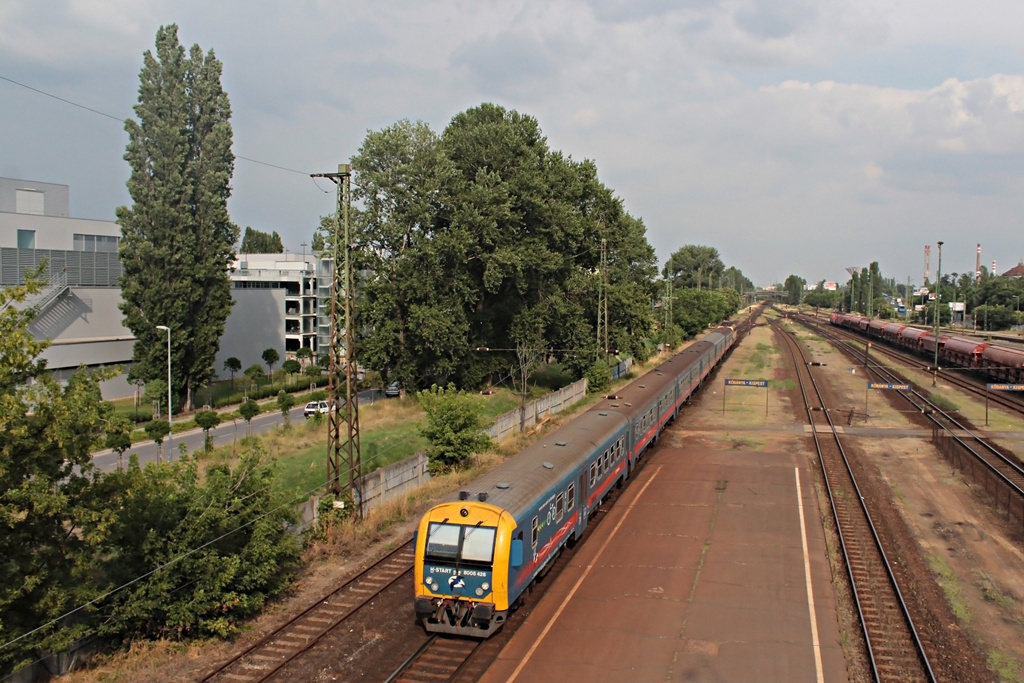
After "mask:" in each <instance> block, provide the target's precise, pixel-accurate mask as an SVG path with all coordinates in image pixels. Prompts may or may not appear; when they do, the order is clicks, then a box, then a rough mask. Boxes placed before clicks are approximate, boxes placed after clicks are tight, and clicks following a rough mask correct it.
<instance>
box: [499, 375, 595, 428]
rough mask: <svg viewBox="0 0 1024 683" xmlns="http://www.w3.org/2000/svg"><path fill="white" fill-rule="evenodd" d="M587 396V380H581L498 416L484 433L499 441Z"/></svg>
mask: <svg viewBox="0 0 1024 683" xmlns="http://www.w3.org/2000/svg"><path fill="white" fill-rule="evenodd" d="M586 395H587V380H586V379H581V380H579V381H577V382H573V383H572V384H570V385H569V386H567V387H562V388H561V389H559V390H558V391H553V392H551V393H550V394H548V395H547V396H544V397H542V398H538V399H537V400H536V401H530V402H529V403H527V404H526V405H524V406H522V407H520V408H516V409H515V410H510V411H509V412H507V413H505V414H504V415H499V416H498V417H497V418H496V419H495V420H494V424H493V425H492V426H490V427H488V428H487V429H485V430H484V431H485V432H486V433H487V434H488V435H489V436H490V437H491V438H492V439H495V440H497V441H501V440H502V439H504V438H505V437H506V436H508V435H509V433H511V432H519V431H523V430H524V429H529V428H530V427H532V426H533V425H535V424H537V423H538V422H540V421H541V420H542V419H543V418H545V417H547V416H548V415H554V414H555V413H557V412H559V411H560V410H562V409H563V408H567V407H568V406H571V405H572V404H573V403H576V402H578V401H580V400H581V399H582V398H583V397H584V396H586Z"/></svg>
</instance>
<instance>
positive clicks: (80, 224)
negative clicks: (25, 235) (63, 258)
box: [0, 212, 121, 251]
mask: <svg viewBox="0 0 1024 683" xmlns="http://www.w3.org/2000/svg"><path fill="white" fill-rule="evenodd" d="M18 230H34V231H35V233H36V245H35V248H36V249H67V250H68V251H71V250H73V249H74V245H75V239H74V236H75V233H78V234H82V235H106V236H109V237H120V236H121V228H120V227H118V225H117V223H115V222H113V221H94V220H89V219H86V218H63V217H59V216H33V215H31V214H24V213H3V212H0V247H17V246H18Z"/></svg>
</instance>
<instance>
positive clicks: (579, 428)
mask: <svg viewBox="0 0 1024 683" xmlns="http://www.w3.org/2000/svg"><path fill="white" fill-rule="evenodd" d="M626 424H627V418H626V417H625V416H623V415H621V414H619V413H617V412H613V411H607V410H588V411H587V412H585V413H583V414H582V415H580V416H578V417H576V418H573V420H572V421H571V422H568V423H566V424H565V425H563V426H561V427H559V428H558V429H556V430H555V431H553V432H551V433H550V434H548V435H546V436H545V437H544V438H542V439H541V440H539V441H537V442H535V443H533V444H531V445H529V446H527V447H526V448H525V449H524V450H522V451H520V452H519V453H517V454H516V455H514V456H511V457H509V458H508V459H507V460H505V461H504V462H502V463H501V464H499V465H497V466H496V467H494V468H493V469H492V470H491V471H490V472H487V473H486V474H484V475H483V476H481V477H480V478H479V479H476V480H474V481H473V482H471V483H470V484H468V485H466V486H465V487H463V490H464V491H466V492H467V493H468V494H469V499H470V500H479V497H480V494H481V493H483V494H486V501H487V502H488V503H490V504H491V505H496V506H498V507H501V508H504V509H506V510H508V511H509V512H510V513H511V514H512V515H513V516H515V517H520V516H521V515H522V514H523V513H528V512H530V508H531V506H533V505H534V504H535V503H536V499H537V496H538V495H539V494H540V493H542V492H544V491H546V490H548V489H550V488H551V487H552V486H553V485H554V483H555V482H556V481H558V480H559V479H561V478H562V477H567V476H572V473H574V472H575V471H576V470H577V469H578V467H579V464H580V462H581V460H582V455H581V453H583V452H584V451H585V452H587V453H589V452H592V451H594V450H596V449H597V448H598V447H599V446H600V445H601V444H603V443H604V442H606V441H607V440H608V439H610V438H611V437H612V436H613V435H614V434H615V433H616V432H618V431H620V430H622V429H623V428H624V427H625V425H626ZM577 495H582V494H581V493H577Z"/></svg>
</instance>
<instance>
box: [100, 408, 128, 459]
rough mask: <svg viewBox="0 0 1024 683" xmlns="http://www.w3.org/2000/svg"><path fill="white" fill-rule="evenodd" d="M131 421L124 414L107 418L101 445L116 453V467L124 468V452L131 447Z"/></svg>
mask: <svg viewBox="0 0 1024 683" xmlns="http://www.w3.org/2000/svg"><path fill="white" fill-rule="evenodd" d="M133 426H134V425H133V424H132V421H131V420H129V419H128V418H127V417H125V416H124V415H111V416H110V419H109V420H107V426H106V429H105V430H104V431H105V434H104V439H103V445H104V446H106V447H107V448H109V449H110V450H112V451H114V452H115V453H117V469H119V470H120V469H124V452H125V451H126V450H128V449H129V448H131V447H132V427H133Z"/></svg>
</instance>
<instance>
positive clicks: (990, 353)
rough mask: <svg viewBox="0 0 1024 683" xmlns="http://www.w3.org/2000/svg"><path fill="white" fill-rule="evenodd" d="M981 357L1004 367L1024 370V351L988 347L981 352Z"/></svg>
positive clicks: (1003, 347) (1002, 347)
mask: <svg viewBox="0 0 1024 683" xmlns="http://www.w3.org/2000/svg"><path fill="white" fill-rule="evenodd" d="M981 357H982V358H984V359H985V360H987V361H991V362H993V363H998V364H999V365H1005V366H1006V367H1010V368H1024V351H1021V350H1019V349H1011V348H1008V347H1006V346H989V347H988V348H987V349H985V350H984V351H982V352H981Z"/></svg>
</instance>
